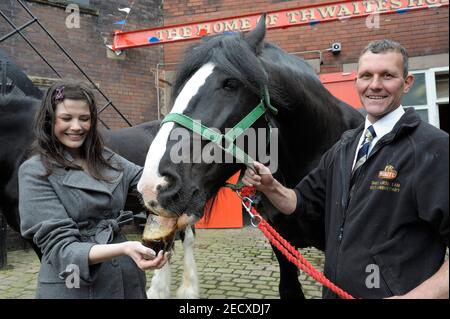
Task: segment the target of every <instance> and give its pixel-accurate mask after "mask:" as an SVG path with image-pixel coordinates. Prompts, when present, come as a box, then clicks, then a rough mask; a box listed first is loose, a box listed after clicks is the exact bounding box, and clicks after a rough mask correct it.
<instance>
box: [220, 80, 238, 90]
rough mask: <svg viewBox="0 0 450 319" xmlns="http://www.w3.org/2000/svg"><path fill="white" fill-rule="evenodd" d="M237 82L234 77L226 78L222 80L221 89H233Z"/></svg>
mask: <svg viewBox="0 0 450 319" xmlns="http://www.w3.org/2000/svg"><path fill="white" fill-rule="evenodd" d="M238 86H239V82H238V81H237V80H235V79H226V80H225V81H224V82H223V89H224V90H226V91H234V90H236V89H237V88H238Z"/></svg>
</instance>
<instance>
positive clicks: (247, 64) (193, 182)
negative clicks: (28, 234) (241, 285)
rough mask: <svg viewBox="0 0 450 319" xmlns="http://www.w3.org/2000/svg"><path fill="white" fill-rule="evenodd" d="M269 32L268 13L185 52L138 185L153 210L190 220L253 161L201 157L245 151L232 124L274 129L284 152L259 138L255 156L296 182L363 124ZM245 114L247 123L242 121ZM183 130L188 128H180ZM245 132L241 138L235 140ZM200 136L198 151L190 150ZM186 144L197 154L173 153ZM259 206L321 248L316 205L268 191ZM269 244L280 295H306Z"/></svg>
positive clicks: (303, 243)
mask: <svg viewBox="0 0 450 319" xmlns="http://www.w3.org/2000/svg"><path fill="white" fill-rule="evenodd" d="M265 34H266V25H265V15H263V16H262V17H261V18H260V19H259V22H258V24H257V26H256V27H255V28H254V29H253V30H251V31H250V32H248V33H242V32H241V33H232V34H230V33H227V34H220V35H215V36H211V37H204V38H202V40H201V41H199V42H198V43H195V44H194V45H192V46H191V47H190V48H188V49H187V51H186V52H185V55H184V59H183V62H182V63H181V64H180V66H179V68H178V70H177V75H176V80H175V84H174V88H173V94H172V101H173V108H172V111H171V112H170V113H169V114H168V115H167V117H166V118H165V119H164V120H163V122H162V125H161V127H160V129H159V131H158V133H157V135H156V136H155V138H154V139H153V142H152V144H151V145H150V149H149V152H148V154H147V158H146V162H145V166H144V172H143V174H142V177H141V179H140V181H139V184H138V191H139V192H140V193H141V196H142V199H143V202H144V204H145V205H146V207H147V208H148V209H149V210H150V211H152V212H153V213H155V214H157V215H160V216H165V217H177V218H179V217H180V216H181V217H184V218H190V220H197V219H199V218H201V217H203V215H204V214H206V215H208V209H207V207H206V209H205V205H206V204H207V203H209V202H210V201H211V200H214V198H215V196H216V194H217V191H218V190H219V188H220V187H222V186H224V185H225V183H226V181H227V179H228V178H229V177H230V176H232V175H233V174H235V173H236V172H237V171H239V170H242V169H244V168H245V167H246V164H247V165H248V166H250V167H251V164H252V163H251V161H247V162H246V161H245V156H244V157H243V158H244V160H234V161H232V162H230V161H225V162H224V161H223V160H222V161H209V160H203V159H204V158H203V157H202V156H203V155H204V154H205V153H206V154H209V152H211V153H215V152H219V155H220V156H219V157H218V158H221V159H223V158H224V157H226V156H227V155H229V154H233V156H234V157H236V158H237V159H238V156H237V154H238V153H239V152H237V151H236V149H237V147H234V146H233V144H232V143H233V140H234V139H236V137H232V138H229V135H228V137H227V135H226V134H225V135H221V134H220V133H226V132H227V131H228V132H229V131H230V130H229V128H235V127H239V128H241V131H242V129H245V128H247V127H249V129H247V131H250V130H253V132H256V133H255V134H256V136H257V139H258V141H259V138H260V137H262V138H263V137H264V136H262V135H266V134H267V135H270V132H273V131H275V130H276V131H277V133H278V139H275V140H274V141H271V143H270V145H271V144H273V143H275V144H277V146H278V152H275V153H274V154H272V153H271V154H269V155H270V156H269V157H268V159H267V158H264V156H261V155H260V154H263V155H264V154H266V153H264V152H260V150H261V149H262V150H263V151H267V149H268V147H269V145H268V144H261V143H258V145H257V148H258V151H257V154H256V152H254V153H255V154H256V156H255V159H256V160H258V161H260V162H263V163H270V167H271V168H272V170H273V174H274V176H275V178H276V179H277V180H278V181H280V182H281V183H282V184H283V185H285V186H287V187H290V188H292V187H294V186H295V185H297V183H299V181H300V180H301V179H302V178H303V177H304V176H306V175H307V173H308V172H310V171H311V170H312V169H313V168H314V167H315V166H316V165H317V163H318V161H319V159H320V157H321V155H322V154H323V153H324V152H325V151H326V150H327V149H329V148H330V147H331V146H332V145H333V144H334V143H335V142H336V141H337V140H338V139H339V138H340V136H341V135H342V133H343V132H344V131H346V130H349V129H352V128H355V127H357V126H359V125H360V124H361V123H362V121H363V116H362V115H361V113H360V112H358V111H357V110H356V109H354V108H352V107H351V106H349V105H347V104H345V103H344V102H342V101H340V100H338V99H337V98H335V97H334V96H332V95H331V94H330V93H329V91H328V90H327V89H326V88H325V87H324V86H323V85H322V84H321V82H320V80H319V79H318V77H317V75H316V74H315V72H314V71H313V70H312V68H311V67H310V66H309V65H308V64H307V62H305V61H304V60H303V59H301V58H298V57H295V56H293V55H290V54H288V53H287V52H285V51H284V50H282V49H281V48H279V47H278V46H276V45H275V44H272V43H268V42H265V41H264V38H265ZM255 106H256V107H255ZM258 110H259V115H258V117H255V116H254V114H255V112H258ZM249 117H250V118H253V119H252V121H250V122H248V119H249ZM243 119H244V120H243ZM238 122H239V124H236V123H238ZM243 122H246V123H247V122H248V123H247V124H250V125H246V126H244V127H242V123H243ZM196 125H197V127H200V128H199V129H195V126H196ZM185 128H188V130H186V129H185ZM183 129H184V131H185V133H180V132H181V130H183ZM176 130H178V132H177V133H174V132H175V131H176ZM193 131H195V134H194V133H193ZM186 132H187V133H186ZM208 134H210V136H208ZM200 135H201V137H200ZM224 137H225V138H224ZM241 137H243V139H244V141H243V142H242V141H241V143H238V142H239V139H240V138H241ZM246 138H247V137H245V136H244V135H241V136H239V138H237V139H236V144H239V145H244V146H245V145H247V148H245V150H246V151H248V149H249V147H250V146H252V145H251V144H252V143H251V142H248V143H247V144H246V140H245V139H246ZM199 139H200V146H197V153H196V154H192V153H190V154H189V152H193V151H194V150H195V143H196V142H199V141H198V140H199ZM263 140H264V138H263ZM270 140H271V139H270ZM266 141H267V138H266ZM224 145H225V146H224ZM226 145H228V146H226ZM230 145H231V149H232V150H233V151H230ZM180 150H186V151H187V153H188V155H187V156H185V157H186V158H189V159H190V160H186V161H178V160H177V161H174V160H173V158H174V154H175V155H176V154H177V153H179V151H180ZM240 150H241V151H243V150H242V148H240ZM194 153H195V152H194ZM199 153H202V155H198V154H199ZM243 153H244V154H245V155H248V154H247V153H246V152H245V151H243ZM191 154H192V156H191ZM241 154H242V152H241ZM215 155H217V153H216V154H215ZM199 156H200V160H198V157H199ZM248 156H250V155H248ZM195 157H197V158H195ZM251 158H252V157H251V156H250V157H247V160H248V159H251ZM261 214H262V215H263V217H264V218H265V219H266V220H268V221H269V223H270V224H271V225H272V226H273V227H274V228H275V229H276V230H277V231H278V232H279V233H280V234H281V235H282V236H283V237H284V238H285V239H286V240H287V241H289V242H290V243H292V244H294V245H295V247H297V248H304V247H309V246H313V247H316V248H318V249H321V250H323V249H324V220H323V219H322V218H320V217H318V216H321V215H320V214H318V212H314V211H309V212H308V213H307V214H305V215H304V216H302V218H301V219H299V218H297V217H298V216H296V214H292V215H289V216H286V215H283V214H281V213H280V212H279V211H277V210H276V209H275V208H274V207H273V206H272V205H271V204H270V202H269V201H268V200H267V198H265V197H264V196H263V198H262V211H261ZM186 216H187V217H186ZM272 248H273V250H274V252H275V255H276V257H277V259H278V262H279V266H280V281H279V295H280V298H281V299H293V298H304V294H303V291H302V287H301V284H300V282H299V281H298V269H297V268H296V267H295V266H294V265H293V264H291V263H290V262H289V261H288V260H287V259H286V257H284V256H283V255H282V254H281V253H280V252H279V251H278V249H276V248H275V247H273V246H272ZM161 274H162V275H163V272H161ZM156 275H157V274H156V273H155V276H156ZM194 290H195V289H194Z"/></svg>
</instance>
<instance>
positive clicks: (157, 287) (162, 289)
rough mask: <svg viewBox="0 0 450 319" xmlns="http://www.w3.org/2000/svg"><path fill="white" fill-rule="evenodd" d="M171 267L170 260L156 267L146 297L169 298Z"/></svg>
mask: <svg viewBox="0 0 450 319" xmlns="http://www.w3.org/2000/svg"><path fill="white" fill-rule="evenodd" d="M170 280H171V269H170V260H169V261H168V262H167V263H166V264H165V265H164V266H163V267H162V268H161V269H156V270H155V272H154V274H153V277H152V282H151V285H150V288H149V289H148V290H147V298H148V299H169V298H170Z"/></svg>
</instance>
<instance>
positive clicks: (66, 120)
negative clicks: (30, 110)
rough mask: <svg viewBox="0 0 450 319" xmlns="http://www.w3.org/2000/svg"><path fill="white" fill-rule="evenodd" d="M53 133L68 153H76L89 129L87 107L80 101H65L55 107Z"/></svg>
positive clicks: (89, 115)
mask: <svg viewBox="0 0 450 319" xmlns="http://www.w3.org/2000/svg"><path fill="white" fill-rule="evenodd" d="M55 117H56V119H55V126H54V133H55V136H56V138H57V139H58V141H59V142H60V143H61V144H62V145H64V146H65V147H66V148H67V149H68V150H69V151H78V149H79V148H80V147H81V145H83V143H84V141H85V139H86V137H87V134H88V132H89V130H90V129H91V113H90V111H89V105H88V104H87V103H86V102H85V101H82V100H71V99H65V100H64V101H62V102H59V103H58V104H57V105H56V110H55Z"/></svg>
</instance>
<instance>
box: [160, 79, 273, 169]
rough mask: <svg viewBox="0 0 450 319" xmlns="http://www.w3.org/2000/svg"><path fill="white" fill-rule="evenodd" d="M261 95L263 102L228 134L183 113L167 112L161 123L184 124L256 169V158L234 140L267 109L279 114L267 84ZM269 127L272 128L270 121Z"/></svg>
mask: <svg viewBox="0 0 450 319" xmlns="http://www.w3.org/2000/svg"><path fill="white" fill-rule="evenodd" d="M261 95H262V98H261V102H260V103H259V104H258V105H257V106H256V107H255V108H254V109H253V110H252V111H251V112H250V113H249V114H247V116H245V117H244V118H243V119H242V120H241V121H240V122H239V123H237V124H236V125H235V126H234V127H233V128H232V129H231V130H230V131H228V132H227V133H226V134H220V133H217V132H215V131H214V130H212V129H210V128H209V127H206V126H204V125H203V124H201V123H200V122H199V121H196V120H193V119H192V118H190V117H189V116H187V115H184V114H181V113H169V114H167V115H166V116H165V118H164V119H163V120H162V122H161V125H162V124H164V123H167V122H175V123H177V124H179V125H181V126H184V127H185V128H187V129H188V130H191V131H192V132H194V133H197V134H199V135H201V136H202V137H204V138H205V139H207V140H210V141H211V142H213V143H215V144H216V145H217V146H219V147H220V148H221V149H222V150H224V151H225V152H227V153H229V154H231V155H232V156H233V157H234V158H236V159H237V160H238V161H240V162H242V163H244V164H245V165H246V166H247V167H249V168H251V169H253V170H254V167H253V162H254V160H253V159H252V158H251V156H250V155H248V154H247V153H246V152H244V151H243V150H242V149H241V148H239V147H238V146H236V144H234V141H235V140H236V139H237V138H238V137H239V136H240V135H242V134H243V133H244V132H245V130H247V129H248V128H249V127H251V126H252V125H253V124H254V123H255V122H256V121H257V120H258V119H259V118H260V117H261V116H262V115H264V114H265V113H266V112H267V110H270V111H271V112H272V113H273V114H275V115H276V114H277V112H278V110H277V109H276V108H275V107H273V106H272V104H270V97H269V90H268V89H267V86H265V85H264V87H263V88H262V89H261ZM269 129H271V127H270V123H269ZM222 141H225V142H226V143H225V145H228V147H223V146H222Z"/></svg>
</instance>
